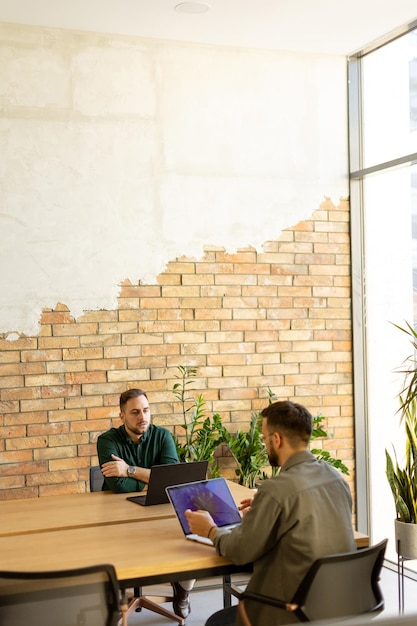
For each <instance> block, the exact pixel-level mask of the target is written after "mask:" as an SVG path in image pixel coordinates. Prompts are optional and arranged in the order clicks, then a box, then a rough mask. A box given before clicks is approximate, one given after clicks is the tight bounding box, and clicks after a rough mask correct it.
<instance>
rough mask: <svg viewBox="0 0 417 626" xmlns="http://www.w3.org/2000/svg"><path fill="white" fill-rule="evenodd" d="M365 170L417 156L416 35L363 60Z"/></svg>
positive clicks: (394, 42)
mask: <svg viewBox="0 0 417 626" xmlns="http://www.w3.org/2000/svg"><path fill="white" fill-rule="evenodd" d="M362 90H363V105H362V106H363V108H362V112H363V119H362V121H363V158H364V167H370V166H372V165H377V164H378V163H384V162H386V161H390V160H392V159H396V158H399V157H402V156H404V155H407V154H412V153H414V152H417V31H416V30H414V31H412V32H411V33H408V34H407V35H405V36H403V37H400V38H399V39H397V40H396V41H393V42H391V43H390V44H388V45H386V46H383V47H382V48H379V49H378V50H375V52H372V53H370V54H369V55H367V56H366V57H364V59H363V65H362Z"/></svg>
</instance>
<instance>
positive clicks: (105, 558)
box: [0, 505, 243, 584]
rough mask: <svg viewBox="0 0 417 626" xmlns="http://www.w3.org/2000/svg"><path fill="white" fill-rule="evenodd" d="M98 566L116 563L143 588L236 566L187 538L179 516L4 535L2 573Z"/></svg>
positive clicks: (121, 575) (122, 576) (0, 551)
mask: <svg viewBox="0 0 417 626" xmlns="http://www.w3.org/2000/svg"><path fill="white" fill-rule="evenodd" d="M132 506H133V505H132ZM98 563H112V564H113V565H114V566H115V568H116V572H117V577H118V579H119V581H120V582H122V581H125V582H127V581H138V580H139V581H140V584H149V581H152V582H158V581H162V580H173V579H175V578H176V579H177V580H181V578H182V579H184V578H193V577H194V574H195V573H197V572H199V573H201V572H204V573H206V575H209V576H211V575H214V574H216V573H217V574H220V573H222V572H221V571H220V570H221V568H222V567H223V568H226V569H225V572H226V571H229V570H230V565H231V564H230V562H229V561H228V560H227V559H225V558H223V557H221V556H218V555H217V554H216V551H215V550H214V548H213V547H211V546H206V545H202V544H198V543H196V542H193V541H188V540H187V539H185V537H184V535H183V533H182V530H181V528H180V525H179V522H178V520H177V518H176V517H175V518H173V517H170V518H165V519H163V518H161V519H153V520H147V521H140V522H137V521H136V522H128V523H124V524H117V525H116V524H106V525H101V526H95V527H92V526H88V527H84V528H71V529H65V530H54V531H48V532H41V533H30V534H26V535H9V536H7V537H0V570H3V569H4V570H16V571H31V570H32V571H47V570H59V569H63V568H64V569H67V568H68V569H70V568H77V567H83V566H87V565H93V564H98ZM242 569H243V568H242V567H240V571H242ZM236 571H239V568H236ZM191 574H193V575H191ZM138 584H139V583H138Z"/></svg>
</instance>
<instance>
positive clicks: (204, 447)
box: [172, 365, 226, 478]
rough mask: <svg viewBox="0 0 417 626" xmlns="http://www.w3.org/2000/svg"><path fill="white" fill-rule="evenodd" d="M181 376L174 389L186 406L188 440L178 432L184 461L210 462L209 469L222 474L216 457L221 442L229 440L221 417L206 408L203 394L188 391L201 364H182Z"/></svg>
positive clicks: (179, 451)
mask: <svg viewBox="0 0 417 626" xmlns="http://www.w3.org/2000/svg"><path fill="white" fill-rule="evenodd" d="M178 372H179V374H178V375H177V376H176V378H178V379H179V382H178V383H175V384H174V386H173V388H172V391H173V394H174V396H175V397H176V398H177V400H179V402H180V403H181V407H182V414H183V423H182V424H181V427H182V428H183V429H184V431H185V441H181V440H180V439H179V438H178V437H176V436H174V441H175V445H176V448H177V453H178V457H179V459H180V461H202V460H205V459H207V460H208V462H209V469H208V473H209V475H210V477H211V478H214V477H216V476H218V475H219V474H220V467H219V465H218V464H217V463H216V460H215V456H214V455H215V452H216V450H217V448H218V447H219V445H220V444H222V443H224V442H225V441H226V437H225V433H226V429H225V428H224V426H223V424H222V421H221V417H220V415H219V414H218V413H213V415H211V416H209V415H207V414H206V410H205V400H204V398H203V396H202V395H201V394H200V395H199V396H198V397H197V398H192V397H190V396H189V395H188V390H187V388H188V386H189V385H191V384H192V382H193V381H192V380H191V379H192V378H195V376H196V375H197V368H195V367H190V366H188V365H179V366H178Z"/></svg>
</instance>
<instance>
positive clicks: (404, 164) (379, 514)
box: [349, 24, 417, 561]
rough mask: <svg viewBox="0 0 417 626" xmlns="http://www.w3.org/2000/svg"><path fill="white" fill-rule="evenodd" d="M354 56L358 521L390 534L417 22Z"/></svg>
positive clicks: (405, 312) (411, 274)
mask: <svg viewBox="0 0 417 626" xmlns="http://www.w3.org/2000/svg"><path fill="white" fill-rule="evenodd" d="M413 26H414V28H410V29H409V30H408V31H407V32H404V33H402V34H397V36H396V37H395V38H393V39H392V40H391V41H388V42H386V43H384V45H380V44H379V45H378V47H375V49H372V48H371V47H370V49H369V50H366V51H364V52H362V53H360V54H358V55H354V56H352V57H351V58H350V59H349V115H350V120H349V128H350V162H351V214H352V231H351V234H352V287H353V294H352V295H353V332H354V383H355V420H356V444H357V445H356V451H357V457H356V464H357V493H358V527H359V530H363V531H365V532H369V533H370V535H371V540H372V541H373V542H375V541H378V540H380V539H382V538H383V537H389V538H390V539H392V540H391V541H390V542H389V546H388V551H387V555H388V558H389V559H391V560H392V561H395V559H396V554H395V545H394V541H393V535H394V522H393V520H394V518H395V508H394V503H393V500H392V495H391V492H390V490H389V488H388V485H387V481H386V476H385V449H386V448H387V449H388V450H390V451H392V445H393V444H394V445H395V444H397V445H401V432H400V429H399V428H398V422H399V416H398V413H397V411H398V406H399V404H398V402H399V401H398V398H397V394H398V392H399V390H400V384H401V376H400V374H399V373H398V367H399V366H400V365H401V363H402V361H403V360H404V358H405V357H406V356H408V355H409V354H410V344H409V342H407V338H406V336H405V335H404V334H403V333H401V332H400V331H399V330H398V329H397V328H395V326H394V324H399V325H404V322H405V321H408V322H410V323H416V321H417V165H416V163H417V31H416V30H415V28H416V24H414V25H413Z"/></svg>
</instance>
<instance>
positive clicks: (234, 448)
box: [226, 389, 349, 489]
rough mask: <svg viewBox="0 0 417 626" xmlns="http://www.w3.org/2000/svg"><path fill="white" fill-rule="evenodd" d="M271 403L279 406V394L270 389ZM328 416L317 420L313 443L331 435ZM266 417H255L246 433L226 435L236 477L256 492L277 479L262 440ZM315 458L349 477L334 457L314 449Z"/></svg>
mask: <svg viewBox="0 0 417 626" xmlns="http://www.w3.org/2000/svg"><path fill="white" fill-rule="evenodd" d="M268 396H269V402H270V403H271V402H275V401H276V399H277V398H276V396H275V394H274V393H273V392H272V391H271V390H270V389H268ZM324 419H325V418H324V416H323V415H321V414H319V415H316V416H315V417H313V430H312V433H311V439H310V442H313V441H314V440H315V439H325V438H327V437H328V435H327V432H326V431H325V430H324V429H323V427H322V422H323V420H324ZM261 428H262V416H261V415H260V413H252V417H251V422H250V425H249V429H248V430H247V431H246V432H245V431H242V430H240V429H239V430H238V431H237V432H236V433H233V434H232V433H229V432H226V442H227V445H228V447H229V450H230V452H231V453H232V455H233V457H234V459H235V461H236V466H237V467H236V470H235V472H236V476H237V478H238V481H239V484H241V485H245V487H250V488H251V489H253V488H255V487H256V485H257V484H258V483H259V482H260V481H261V480H264V479H265V478H269V477H270V476H274V475H276V474H277V472H278V468H275V467H272V468H271V467H270V465H269V461H268V455H267V452H266V448H265V444H264V442H263V440H262V436H261ZM311 452H312V454H314V455H315V456H316V457H317V458H318V459H320V460H323V461H326V462H327V463H329V464H330V465H333V466H334V467H336V468H337V469H339V470H340V471H341V472H342V473H343V474H349V470H348V468H347V467H346V465H345V464H344V463H343V462H342V461H341V460H340V459H336V458H334V457H332V456H331V454H330V452H328V451H327V450H323V449H322V448H311Z"/></svg>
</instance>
